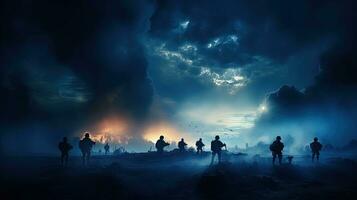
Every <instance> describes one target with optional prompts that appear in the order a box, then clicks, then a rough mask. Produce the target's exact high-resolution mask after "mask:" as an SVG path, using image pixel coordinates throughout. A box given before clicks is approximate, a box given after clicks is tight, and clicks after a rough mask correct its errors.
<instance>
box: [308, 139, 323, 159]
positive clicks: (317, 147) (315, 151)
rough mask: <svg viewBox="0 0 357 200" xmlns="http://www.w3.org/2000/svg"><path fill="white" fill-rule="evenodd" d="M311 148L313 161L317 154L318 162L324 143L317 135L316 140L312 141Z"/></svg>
mask: <svg viewBox="0 0 357 200" xmlns="http://www.w3.org/2000/svg"><path fill="white" fill-rule="evenodd" d="M310 149H311V152H312V162H314V159H315V156H316V160H317V162H318V161H319V159H320V151H321V149H322V144H321V143H320V142H319V139H318V138H317V137H315V138H314V141H313V142H311V144H310Z"/></svg>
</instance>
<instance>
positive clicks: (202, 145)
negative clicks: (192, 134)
mask: <svg viewBox="0 0 357 200" xmlns="http://www.w3.org/2000/svg"><path fill="white" fill-rule="evenodd" d="M204 146H205V144H203V142H202V138H200V139H199V140H198V141H197V142H196V148H197V154H199V153H202V151H203V147H204Z"/></svg>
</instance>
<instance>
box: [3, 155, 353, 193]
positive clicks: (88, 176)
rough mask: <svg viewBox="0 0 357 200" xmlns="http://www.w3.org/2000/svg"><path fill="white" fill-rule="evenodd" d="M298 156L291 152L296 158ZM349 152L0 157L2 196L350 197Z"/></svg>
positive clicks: (350, 171) (351, 173) (351, 158)
mask: <svg viewBox="0 0 357 200" xmlns="http://www.w3.org/2000/svg"><path fill="white" fill-rule="evenodd" d="M298 158H299V159H298ZM355 158H356V157H354V156H348V158H347V157H343V156H336V155H335V156H329V157H325V158H324V159H322V161H321V162H320V163H319V164H316V163H315V164H312V163H311V161H310V159H309V158H308V157H304V156H300V157H296V159H295V158H294V159H295V160H294V161H293V163H292V164H291V165H289V164H287V163H284V164H283V165H282V166H272V164H271V161H270V158H268V157H257V156H255V157H254V158H253V157H251V156H249V155H239V154H230V155H228V154H227V155H226V156H225V157H224V161H223V163H222V164H214V165H210V155H209V153H206V154H205V155H201V156H197V155H195V154H189V153H187V154H184V155H178V154H165V155H162V156H158V155H156V154H154V153H143V154H123V155H120V156H95V157H93V158H92V160H91V162H90V164H89V165H88V166H86V167H84V166H82V165H81V161H80V157H76V156H72V157H71V159H70V161H69V165H68V166H67V167H61V166H60V165H59V158H58V157H54V156H31V157H30V156H24V157H18V156H17V157H14V156H13V157H5V158H4V160H3V162H2V163H1V168H2V169H1V171H2V174H3V175H2V176H1V183H2V184H1V185H2V187H1V196H2V199H5V200H8V199H10V200H11V199H51V200H56V199H68V200H70V199H96V200H98V199H185V200H190V199H274V200H276V199H304V200H305V199H314V200H316V199H324V200H326V199H345V200H347V199H356V197H357V190H356V189H357V187H356V186H357V173H356V169H357V162H356V159H355Z"/></svg>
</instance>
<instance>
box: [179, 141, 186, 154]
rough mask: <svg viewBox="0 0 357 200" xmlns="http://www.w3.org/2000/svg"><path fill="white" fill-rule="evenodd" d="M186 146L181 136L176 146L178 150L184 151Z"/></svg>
mask: <svg viewBox="0 0 357 200" xmlns="http://www.w3.org/2000/svg"><path fill="white" fill-rule="evenodd" d="M186 146H187V144H186V142H185V141H184V140H183V138H181V141H180V142H179V143H178V148H179V150H180V152H185V151H186Z"/></svg>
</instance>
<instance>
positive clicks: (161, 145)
mask: <svg viewBox="0 0 357 200" xmlns="http://www.w3.org/2000/svg"><path fill="white" fill-rule="evenodd" d="M169 145H170V144H169V143H167V142H165V141H164V136H162V135H161V136H160V139H159V140H157V142H156V144H155V147H156V149H157V152H158V153H163V152H164V147H166V146H169Z"/></svg>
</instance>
